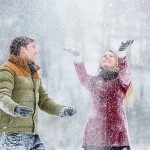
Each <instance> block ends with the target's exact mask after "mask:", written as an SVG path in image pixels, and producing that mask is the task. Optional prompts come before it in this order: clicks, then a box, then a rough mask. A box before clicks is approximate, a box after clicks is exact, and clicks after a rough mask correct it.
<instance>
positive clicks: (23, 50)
mask: <svg viewBox="0 0 150 150" xmlns="http://www.w3.org/2000/svg"><path fill="white" fill-rule="evenodd" d="M20 55H21V56H23V55H25V48H24V47H20Z"/></svg>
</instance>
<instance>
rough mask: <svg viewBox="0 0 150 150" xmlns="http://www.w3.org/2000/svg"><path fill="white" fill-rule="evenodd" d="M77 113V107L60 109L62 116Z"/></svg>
mask: <svg viewBox="0 0 150 150" xmlns="http://www.w3.org/2000/svg"><path fill="white" fill-rule="evenodd" d="M76 113H77V110H76V109H75V108H72V107H63V108H62V109H61V110H60V112H59V115H60V117H68V116H73V115H74V114H76Z"/></svg>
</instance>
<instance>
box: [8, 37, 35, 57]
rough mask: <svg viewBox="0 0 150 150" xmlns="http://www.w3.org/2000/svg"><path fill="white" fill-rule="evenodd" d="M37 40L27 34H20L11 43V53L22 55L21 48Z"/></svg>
mask: <svg viewBox="0 0 150 150" xmlns="http://www.w3.org/2000/svg"><path fill="white" fill-rule="evenodd" d="M33 42H35V40H34V39H31V38H29V37H26V36H19V37H16V38H14V39H13V40H12V43H11V45H10V54H13V55H16V56H17V55H20V48H21V47H25V48H27V45H28V44H30V43H33Z"/></svg>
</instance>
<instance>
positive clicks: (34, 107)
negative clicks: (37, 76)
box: [32, 76, 36, 133]
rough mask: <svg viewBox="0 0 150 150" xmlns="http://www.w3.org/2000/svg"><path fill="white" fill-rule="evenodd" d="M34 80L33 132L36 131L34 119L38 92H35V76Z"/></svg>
mask: <svg viewBox="0 0 150 150" xmlns="http://www.w3.org/2000/svg"><path fill="white" fill-rule="evenodd" d="M32 82H33V88H34V89H33V92H34V100H35V101H34V108H33V109H34V114H33V116H32V120H33V126H34V129H33V132H34V133H35V121H34V115H35V111H36V94H35V83H34V79H33V76H32Z"/></svg>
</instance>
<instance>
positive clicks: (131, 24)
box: [0, 0, 150, 150]
mask: <svg viewBox="0 0 150 150" xmlns="http://www.w3.org/2000/svg"><path fill="white" fill-rule="evenodd" d="M20 35H25V36H29V37H31V38H34V39H35V40H36V44H37V47H38V53H39V56H38V59H37V63H38V64H39V65H40V66H41V70H40V75H41V77H42V79H43V83H44V86H45V88H46V91H47V92H48V94H49V96H50V97H51V98H53V99H55V100H56V101H57V102H58V103H61V104H64V105H67V106H72V107H75V108H77V110H78V113H77V115H76V116H74V117H69V118H59V117H55V116H49V115H48V114H45V113H44V112H41V111H40V113H39V117H40V125H39V134H40V135H41V138H42V139H43V141H44V143H45V144H46V146H47V148H48V150H81V143H82V135H83V130H84V127H85V124H86V121H87V118H88V115H89V113H90V110H91V97H90V93H89V92H88V91H87V90H86V89H85V88H84V87H82V86H81V84H80V82H79V80H78V78H77V75H76V72H75V69H74V65H73V58H72V57H70V55H68V54H67V53H65V52H63V50H62V49H63V47H73V48H77V49H79V50H80V51H81V53H82V56H83V59H84V62H85V65H86V69H87V72H88V73H89V74H93V75H94V74H96V73H97V68H98V64H99V61H100V58H101V56H102V53H103V52H104V51H106V50H108V49H112V50H117V49H118V47H119V45H120V43H121V41H125V40H127V39H131V38H134V39H135V42H134V43H133V45H132V46H131V47H130V48H129V49H128V50H127V53H128V59H129V64H130V68H131V73H132V81H133V86H134V93H133V94H134V100H135V105H134V107H133V108H132V109H129V110H128V109H127V117H128V126H129V134H130V139H131V144H132V150H149V149H150V92H149V91H150V72H149V70H150V65H149V62H150V1H149V0H0V63H1V64H2V63H3V62H5V61H6V60H7V58H8V54H9V45H10V43H11V40H12V39H13V38H14V37H16V36H20Z"/></svg>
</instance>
